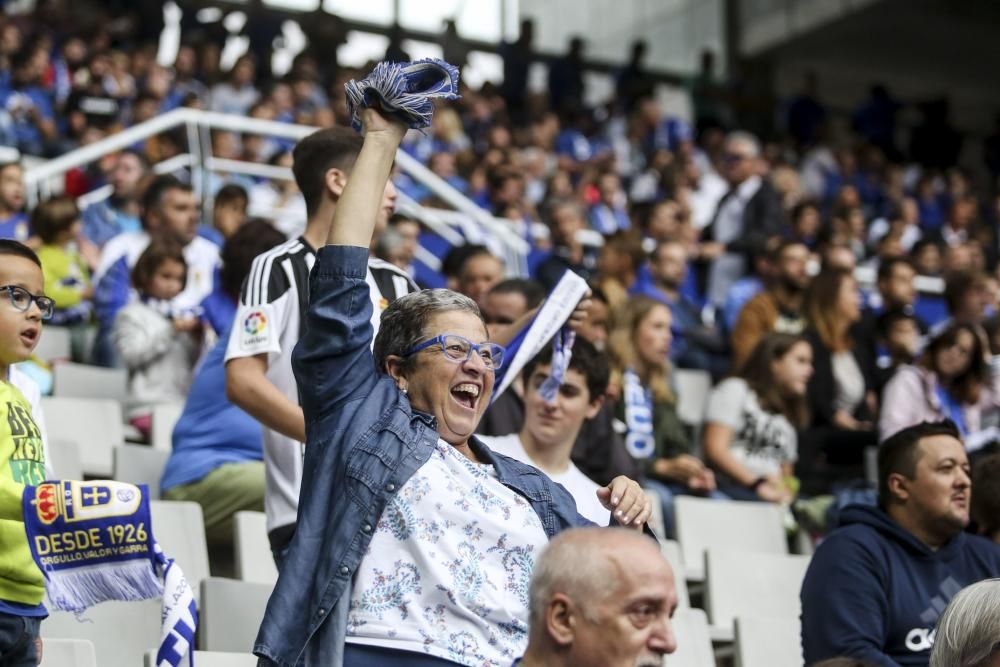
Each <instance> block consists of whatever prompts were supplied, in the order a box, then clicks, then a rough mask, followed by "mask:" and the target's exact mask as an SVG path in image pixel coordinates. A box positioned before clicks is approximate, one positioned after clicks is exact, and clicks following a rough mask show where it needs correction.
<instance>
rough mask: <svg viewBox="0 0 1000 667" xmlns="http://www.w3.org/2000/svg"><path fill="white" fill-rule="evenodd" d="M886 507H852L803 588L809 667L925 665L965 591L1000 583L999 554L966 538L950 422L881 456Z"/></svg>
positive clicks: (901, 440) (957, 450)
mask: <svg viewBox="0 0 1000 667" xmlns="http://www.w3.org/2000/svg"><path fill="white" fill-rule="evenodd" d="M878 469H879V506H878V507H877V508H875V507H859V506H855V507H849V508H848V509H847V510H845V512H844V514H843V518H842V519H843V524H845V525H844V527H842V528H840V529H839V530H837V531H835V532H833V533H832V534H831V535H830V537H829V538H828V539H827V540H826V541H825V542H824V543H823V544H822V545H820V547H819V548H818V549H817V550H816V554H815V555H814V556H813V560H812V563H811V564H810V566H809V570H808V572H806V577H805V581H804V582H803V584H802V648H803V651H804V655H805V662H806V664H812V663H813V662H816V661H819V660H824V659H826V658H832V657H835V656H849V657H853V658H859V659H864V660H868V661H871V662H873V663H875V664H878V665H884V666H885V667H897V666H901V665H922V666H926V665H927V664H928V660H929V659H930V653H931V646H933V643H934V626H935V623H936V622H937V619H938V616H939V615H940V614H941V612H942V611H943V610H944V608H945V605H947V603H948V601H949V600H950V599H951V598H952V596H954V595H955V593H957V592H958V591H959V590H960V589H962V588H963V587H965V586H968V585H969V584H972V583H975V582H977V581H980V580H983V579H987V578H990V577H996V576H998V575H1000V547H998V546H997V545H996V544H993V543H992V542H990V541H988V540H986V539H984V538H981V537H978V536H974V535H969V534H966V533H964V532H962V531H963V530H964V529H965V527H966V526H967V525H968V523H969V507H970V504H971V495H972V494H971V491H972V484H971V481H970V478H969V462H968V459H967V458H966V455H965V447H964V446H963V444H962V441H961V438H960V435H959V432H958V429H957V428H956V427H955V425H954V424H953V423H952V422H950V421H944V422H937V423H928V422H924V423H922V424H918V425H916V426H912V427H910V428H906V429H903V430H902V431H900V432H899V433H897V434H896V435H894V436H892V437H891V438H889V439H888V440H886V441H885V442H884V443H882V446H881V447H880V449H879V458H878Z"/></svg>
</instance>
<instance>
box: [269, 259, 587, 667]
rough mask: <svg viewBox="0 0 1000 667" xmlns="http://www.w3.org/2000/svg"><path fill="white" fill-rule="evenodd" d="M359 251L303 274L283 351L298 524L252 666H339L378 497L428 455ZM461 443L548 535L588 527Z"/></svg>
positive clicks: (554, 491) (384, 497)
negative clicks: (383, 337)
mask: <svg viewBox="0 0 1000 667" xmlns="http://www.w3.org/2000/svg"><path fill="white" fill-rule="evenodd" d="M367 260H368V250H367V249H366V248H357V247H351V246H327V247H325V248H323V249H321V250H320V251H319V253H318V254H317V257H316V265H315V267H314V268H313V270H312V273H311V276H310V285H309V289H310V306H309V312H308V316H307V322H306V327H305V333H304V335H303V336H302V338H301V340H300V341H299V343H298V345H297V346H296V348H295V351H294V353H293V355H292V364H293V367H294V370H295V377H296V379H297V381H298V384H299V387H300V389H301V395H302V408H303V410H304V412H305V418H306V448H305V461H304V465H303V476H302V488H301V491H300V495H299V517H298V525H297V528H296V531H295V537H294V538H293V539H292V542H291V545H290V549H289V552H288V556H287V558H286V560H285V562H284V565H283V567H282V570H281V575H280V576H279V578H278V583H277V585H276V586H275V589H274V592H273V593H272V594H271V599H270V601H269V602H268V605H267V611H266V613H265V614H264V622H263V624H262V625H261V628H260V633H259V634H258V636H257V641H256V644H255V646H254V653H256V654H257V655H258V656H260V657H261V658H263V660H261V664H262V665H270V664H277V665H279V666H280V667H293V665H295V664H296V662H297V661H298V660H299V658H300V657H305V663H306V664H307V665H322V666H323V667H340V666H341V665H342V664H343V647H344V639H345V636H346V632H347V612H348V607H349V605H350V599H351V584H352V579H353V577H354V574H355V572H356V571H357V569H358V567H359V566H360V565H361V560H362V558H363V557H364V555H365V551H366V550H367V548H368V544H369V542H370V541H371V539H372V536H373V533H374V531H375V526H376V525H377V524H378V520H379V517H381V516H382V512H383V511H384V510H385V507H386V505H387V503H388V502H389V500H390V499H391V498H392V496H393V495H395V493H396V492H398V491H399V490H400V488H402V486H403V484H405V483H406V481H407V480H408V479H409V478H410V477H411V476H412V475H413V474H414V473H415V472H416V471H417V469H418V468H420V467H421V466H422V465H423V464H424V463H425V462H427V460H428V459H429V458H430V455H431V452H432V451H433V448H434V445H435V443H436V442H437V441H438V433H437V429H436V423H435V420H434V418H433V417H431V416H430V415H427V414H424V413H421V412H418V411H415V410H413V409H412V408H411V407H410V403H409V400H408V399H407V398H406V396H405V394H403V393H402V392H401V391H400V390H399V389H398V388H397V387H396V385H395V383H394V382H393V381H392V379H390V378H389V377H388V376H387V375H384V374H381V373H377V372H376V369H375V364H374V360H373V357H372V353H371V341H372V327H371V323H370V320H371V314H372V305H371V299H370V298H369V295H368V284H367V283H366V282H365V271H366V267H367ZM470 446H471V447H472V449H473V451H474V452H475V453H476V456H477V457H479V458H480V459H481V460H483V461H485V462H488V463H490V464H492V465H493V466H494V467H495V469H496V474H497V479H498V480H499V481H500V482H501V483H502V484H504V485H505V486H507V487H508V488H510V489H511V490H513V491H515V492H516V493H518V494H520V495H521V496H523V497H524V498H526V499H527V500H528V501H529V502H530V503H531V506H532V507H533V508H534V510H535V512H536V513H537V514H538V517H539V519H540V520H541V522H542V526H543V528H544V529H545V533H546V535H548V536H549V538H551V537H553V536H554V535H555V534H556V533H558V532H559V531H561V530H564V529H566V528H569V527H572V526H582V525H592V524H591V523H590V522H589V521H587V520H586V519H585V518H584V517H582V516H580V514H579V513H578V512H577V511H576V504H575V503H574V502H573V498H572V496H571V495H570V494H569V493H568V492H567V491H566V490H565V489H563V488H562V487H561V486H559V485H558V484H556V483H555V482H553V481H552V480H550V479H549V478H548V477H546V476H545V475H544V474H543V473H541V472H539V471H538V470H537V469H535V468H533V467H531V466H528V465H525V464H523V463H519V462H518V461H515V460H513V459H510V458H507V457H505V456H501V455H499V454H494V453H493V452H491V451H490V450H489V449H488V448H486V447H485V446H484V445H483V444H482V443H480V442H479V441H477V440H475V439H473V440H472V441H471V442H470Z"/></svg>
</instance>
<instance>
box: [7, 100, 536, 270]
mask: <svg viewBox="0 0 1000 667" xmlns="http://www.w3.org/2000/svg"><path fill="white" fill-rule="evenodd" d="M176 128H184V130H185V132H186V137H187V141H188V144H189V146H188V149H189V151H190V153H184V154H182V155H178V156H175V157H173V158H170V159H169V160H165V161H164V162H161V163H158V164H156V165H153V170H154V171H155V172H156V173H169V172H172V171H175V170H176V169H181V168H190V169H191V172H192V173H191V183H192V185H193V186H194V187H195V191H196V192H197V193H198V194H199V195H200V196H201V198H202V204H203V209H204V210H205V214H206V215H210V211H209V210H208V208H209V207H208V206H207V204H208V203H210V199H211V198H210V193H207V192H201V189H202V186H204V185H205V184H207V183H208V181H207V180H205V179H206V178H207V174H209V173H211V172H225V173H236V174H246V175H250V176H257V177H261V178H268V179H272V180H289V179H291V178H292V177H293V176H292V172H291V169H288V168H287V167H278V166H275V165H266V164H259V163H256V162H247V161H244V160H231V159H227V158H219V157H215V156H213V155H212V154H211V134H210V132H211V131H212V130H223V131H226V132H241V133H251V134H259V135H265V136H272V137H281V138H285V139H295V140H298V139H301V138H302V137H305V136H307V135H309V134H311V133H312V132H315V131H316V130H317V129H318V128H315V127H310V126H307V125H293V124H290V123H280V122H277V121H269V120H261V119H259V118H248V117H246V116H235V115H230V114H222V113H217V112H214V111H203V110H201V109H188V108H179V109H174V110H172V111H169V112H167V113H165V114H163V115H160V116H156V117H154V118H151V119H149V120H147V121H145V122H143V123H140V124H138V125H135V126H133V127H130V128H127V129H125V130H122V131H121V132H118V133H116V134H113V135H110V136H108V137H105V138H103V139H101V140H99V141H96V142H94V143H92V144H89V145H87V146H82V147H80V148H77V149H75V150H73V151H70V152H69V153H66V154H64V155H61V156H59V157H57V158H54V159H52V160H48V161H46V162H42V163H41V164H38V165H35V166H30V167H27V168H26V170H25V175H24V181H25V185H26V187H27V190H28V201H29V203H30V204H31V205H34V204H36V203H37V202H38V201H39V200H40V199H41V198H42V197H43V196H49V195H50V194H51V193H52V192H53V191H58V190H61V187H62V184H61V183H60V182H57V181H56V179H57V178H58V177H60V176H62V175H63V174H65V173H66V172H67V171H69V170H71V169H76V168H78V167H83V166H85V165H88V164H90V163H93V162H95V161H97V160H99V159H100V158H101V157H103V156H105V155H108V154H110V153H114V152H116V151H120V150H122V149H125V148H129V147H131V146H134V145H136V144H139V143H141V142H143V141H145V140H146V139H149V138H150V137H153V136H156V135H158V134H161V133H163V132H168V131H170V130H173V129H176ZM396 164H397V165H398V166H399V168H400V169H401V170H402V171H403V172H405V173H406V174H407V175H409V176H410V177H412V178H413V179H414V180H415V181H417V182H419V183H421V184H423V185H424V186H426V187H427V188H428V189H429V190H430V191H431V192H432V193H433V194H434V195H435V196H437V198H439V199H440V200H442V201H444V202H446V203H447V204H449V205H450V206H452V207H454V208H455V209H456V210H455V211H441V210H431V209H428V208H426V207H423V206H421V205H420V204H418V203H416V202H414V201H412V200H410V199H409V198H407V197H405V196H402V195H401V196H400V197H399V208H400V210H401V211H403V212H405V213H406V214H407V215H410V216H411V217H413V218H415V219H417V220H418V221H419V222H421V223H423V224H425V225H426V226H427V227H428V228H430V229H431V230H433V231H434V232H435V233H437V234H439V235H440V236H441V237H442V238H444V239H445V240H446V241H447V242H448V243H450V244H451V245H462V244H464V243H466V242H467V240H472V241H473V242H478V241H481V240H483V239H486V238H488V239H490V240H491V242H492V243H493V244H494V245H497V244H498V245H497V247H499V248H502V251H503V255H504V256H505V257H506V258H507V262H508V271H509V272H515V273H522V274H523V273H524V272H525V271H526V268H527V254H528V251H529V250H530V246H529V245H528V244H527V243H526V242H525V241H524V239H522V238H520V237H519V236H518V235H517V234H516V233H514V232H513V231H512V230H511V229H510V228H509V227H508V226H507V224H506V223H505V222H504V221H502V220H498V219H496V218H494V217H493V216H492V215H490V214H489V213H488V212H487V211H485V210H483V209H482V208H480V207H479V206H478V205H477V204H475V202H473V201H472V200H471V199H469V198H468V197H466V196H465V195H463V194H462V193H461V192H459V191H458V190H456V189H455V188H454V187H452V186H451V185H450V184H449V183H447V182H446V181H445V180H444V179H442V178H440V177H439V176H438V175H437V174H435V173H433V172H432V171H431V170H430V169H428V168H427V167H425V166H424V165H423V164H421V163H420V162H419V161H418V160H416V159H415V158H413V157H412V156H410V155H409V154H407V153H405V152H404V151H402V150H400V151H398V152H397V154H396ZM110 193H111V190H110V188H109V187H108V186H104V187H101V188H98V189H97V190H94V191H92V192H88V193H86V194H85V195H83V196H81V197H80V198H79V199H78V201H79V202H81V203H82V204H90V203H94V202H97V201H101V200H103V199H105V198H107V197H108V196H109V195H110ZM484 232H485V233H484Z"/></svg>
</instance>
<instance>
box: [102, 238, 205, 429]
mask: <svg viewBox="0 0 1000 667" xmlns="http://www.w3.org/2000/svg"><path fill="white" fill-rule="evenodd" d="M187 272H188V266H187V262H186V261H185V259H184V251H183V249H182V248H181V247H180V246H179V245H177V244H176V243H173V242H170V241H165V240H156V241H153V242H152V243H150V244H149V246H148V247H147V248H146V250H144V251H143V253H142V255H140V256H139V261H137V262H136V264H135V268H134V269H133V270H132V284H133V286H134V287H135V290H136V291H137V292H138V294H139V300H138V301H134V302H132V303H130V304H129V305H127V306H125V307H124V308H122V309H121V311H119V313H118V315H117V316H116V317H115V326H114V329H113V330H112V339H113V340H114V344H115V348H116V349H117V351H118V354H119V355H121V358H122V360H123V361H124V362H125V366H126V368H127V369H128V372H129V378H128V390H129V392H128V393H129V402H130V406H129V409H128V420H129V423H131V424H132V425H133V426H135V427H136V428H137V429H139V431H141V432H142V433H143V434H144V435H148V434H149V432H150V427H151V421H152V410H153V406H154V405H155V404H156V403H170V402H179V401H183V400H184V399H185V398H186V397H187V392H188V389H189V388H190V386H191V371H192V369H193V368H194V362H195V360H196V359H197V358H198V350H199V346H198V342H199V338H200V335H201V322H200V321H199V320H198V318H197V317H192V316H187V317H185V316H180V317H176V316H174V314H173V313H172V311H171V308H170V302H171V301H172V300H173V299H174V298H175V297H176V296H177V295H178V294H180V293H181V291H182V290H183V289H184V283H185V282H186V280H187Z"/></svg>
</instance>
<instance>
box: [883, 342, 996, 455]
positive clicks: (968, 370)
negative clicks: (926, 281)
mask: <svg viewBox="0 0 1000 667" xmlns="http://www.w3.org/2000/svg"><path fill="white" fill-rule="evenodd" d="M987 346H988V343H987V341H986V340H985V335H983V334H982V333H981V331H980V330H979V329H976V328H974V327H972V326H970V325H967V324H953V325H951V326H949V327H947V328H946V329H945V330H944V331H942V332H941V333H940V334H938V335H937V336H934V337H933V338H932V339H931V341H930V343H929V344H928V345H927V349H926V350H924V353H923V355H922V356H921V358H920V360H919V361H918V362H917V363H916V364H914V365H910V366H902V367H900V369H899V371H897V373H896V375H895V376H893V378H892V379H891V380H889V383H888V384H887V385H886V387H885V392H884V394H883V397H882V399H883V401H882V402H883V408H882V415H881V418H880V419H879V432H880V435H881V437H882V438H883V439H884V438H888V437H891V436H892V434H894V433H896V432H897V431H899V430H900V429H903V428H906V427H907V426H912V425H914V424H919V423H920V422H924V421H936V420H939V419H950V420H951V421H952V422H954V423H955V425H956V427H957V428H958V431H959V433H961V434H962V438H963V439H965V440H966V442H967V443H968V444H970V445H971V444H973V443H975V444H978V445H982V444H984V443H983V441H981V440H980V438H982V437H990V436H989V435H988V433H987V432H983V429H984V424H983V415H984V413H985V412H986V411H988V410H991V409H996V408H998V407H1000V365H998V364H997V363H995V362H991V360H990V354H989V348H988V347H987Z"/></svg>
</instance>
